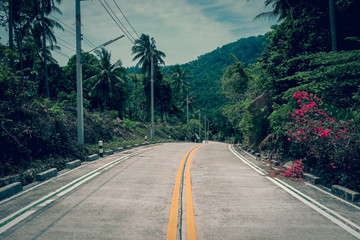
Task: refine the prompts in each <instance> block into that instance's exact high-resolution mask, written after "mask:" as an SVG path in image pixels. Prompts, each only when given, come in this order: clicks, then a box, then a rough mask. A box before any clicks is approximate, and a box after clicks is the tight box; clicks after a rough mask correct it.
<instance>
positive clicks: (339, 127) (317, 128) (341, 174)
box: [285, 91, 360, 190]
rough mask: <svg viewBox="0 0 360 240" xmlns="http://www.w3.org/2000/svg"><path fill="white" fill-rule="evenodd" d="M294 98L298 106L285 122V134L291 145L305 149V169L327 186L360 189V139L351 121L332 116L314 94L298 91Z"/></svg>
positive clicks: (293, 100)
mask: <svg viewBox="0 0 360 240" xmlns="http://www.w3.org/2000/svg"><path fill="white" fill-rule="evenodd" d="M291 101H292V102H293V103H294V102H295V103H296V104H297V108H296V109H295V111H293V112H292V114H291V120H290V121H289V122H288V123H287V124H286V129H287V131H286V132H285V135H286V136H287V139H288V141H289V142H292V143H293V144H292V145H291V146H292V147H295V148H296V147H297V148H300V149H302V150H303V153H304V155H305V156H304V160H303V162H304V165H305V167H306V169H307V170H309V171H314V172H316V173H317V174H318V175H320V177H321V178H322V179H323V180H324V183H325V184H327V185H331V184H340V185H343V186H345V187H349V188H352V189H354V190H360V180H359V178H358V176H360V175H359V174H360V156H359V154H360V146H359V143H360V141H359V133H358V132H357V131H356V129H355V128H354V127H353V126H352V125H353V124H352V121H350V120H349V121H341V120H335V119H333V118H332V117H331V116H329V115H328V114H327V113H326V112H325V111H324V110H323V109H321V108H320V106H321V105H322V101H321V99H319V98H318V97H317V96H315V95H314V94H312V93H308V92H305V91H298V92H295V93H294V94H293V98H292V100H291ZM293 103H292V104H293Z"/></svg>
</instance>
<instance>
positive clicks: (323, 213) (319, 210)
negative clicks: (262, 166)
mask: <svg viewBox="0 0 360 240" xmlns="http://www.w3.org/2000/svg"><path fill="white" fill-rule="evenodd" d="M266 178H267V179H269V180H270V181H271V182H273V183H275V184H276V185H277V186H279V187H281V188H282V189H283V190H285V191H286V192H287V193H289V194H290V195H292V196H294V197H295V198H297V199H298V200H300V201H301V202H303V203H304V204H305V205H307V206H309V207H311V208H312V209H314V210H315V211H317V212H318V213H320V214H321V215H323V216H324V217H326V218H328V219H329V220H330V221H332V222H333V223H335V224H337V225H338V226H340V227H341V228H342V229H344V230H346V231H347V232H348V233H350V234H351V235H353V236H354V237H356V238H358V239H360V233H359V232H357V231H355V230H354V229H352V228H350V227H349V226H347V225H345V224H344V223H342V222H341V221H339V220H338V219H336V218H335V217H333V216H331V215H330V214H328V213H327V212H325V211H324V210H322V209H320V208H319V207H317V206H315V205H314V204H312V203H310V202H308V201H307V200H306V199H304V198H303V197H301V196H299V195H298V194H296V193H294V192H293V191H291V190H289V189H288V188H287V187H285V186H284V185H282V184H280V183H279V182H277V181H276V180H274V179H272V178H271V177H266ZM277 180H279V179H277ZM279 181H280V180H279ZM281 182H282V181H281ZM325 208H326V207H325Z"/></svg>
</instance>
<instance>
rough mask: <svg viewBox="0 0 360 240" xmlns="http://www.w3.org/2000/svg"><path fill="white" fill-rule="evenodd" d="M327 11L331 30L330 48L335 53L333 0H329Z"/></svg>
mask: <svg viewBox="0 0 360 240" xmlns="http://www.w3.org/2000/svg"><path fill="white" fill-rule="evenodd" d="M329 11H330V29H331V48H332V51H333V52H336V51H337V43H336V26H335V10H334V0H329Z"/></svg>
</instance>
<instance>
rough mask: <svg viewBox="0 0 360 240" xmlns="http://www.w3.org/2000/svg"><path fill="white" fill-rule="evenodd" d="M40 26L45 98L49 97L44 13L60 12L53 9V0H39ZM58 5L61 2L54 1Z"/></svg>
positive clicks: (59, 0) (58, 0)
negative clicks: (40, 2)
mask: <svg viewBox="0 0 360 240" xmlns="http://www.w3.org/2000/svg"><path fill="white" fill-rule="evenodd" d="M41 1H42V6H41V9H42V11H41V24H42V40H43V58H44V74H45V83H46V97H47V98H49V97H50V88H49V80H48V72H47V56H46V28H45V13H46V14H47V15H48V14H49V13H50V12H52V11H54V10H55V11H56V10H58V11H60V10H59V9H58V8H57V7H55V2H54V0H41ZM56 2H57V3H58V4H60V3H61V0H56Z"/></svg>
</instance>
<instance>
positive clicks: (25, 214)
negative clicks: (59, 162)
mask: <svg viewBox="0 0 360 240" xmlns="http://www.w3.org/2000/svg"><path fill="white" fill-rule="evenodd" d="M149 149H152V148H146V149H141V150H139V151H137V152H135V153H133V154H129V155H126V156H123V157H121V158H119V159H116V160H114V161H112V162H110V163H108V164H105V165H104V166H101V167H99V168H97V169H95V170H93V171H91V172H90V173H88V174H86V175H84V176H82V177H79V178H77V179H76V180H74V181H72V182H70V183H68V184H66V185H65V186H63V187H61V188H59V189H57V190H56V191H54V192H52V193H50V194H48V195H46V196H44V197H42V198H40V199H39V200H37V201H35V202H32V203H30V204H29V205H27V206H26V207H23V208H22V209H20V210H18V211H16V212H14V213H12V214H10V215H9V216H7V217H5V218H3V219H1V220H0V224H2V223H4V222H6V221H7V220H9V219H11V218H13V217H14V216H16V215H18V214H20V213H21V212H24V211H26V212H24V213H23V214H21V215H20V216H19V217H17V218H15V219H14V220H12V221H10V222H9V223H7V224H5V225H4V226H2V227H1V228H0V234H1V233H3V232H5V231H6V230H7V229H9V228H10V227H12V226H14V225H15V224H17V223H18V222H20V221H22V220H23V219H25V218H26V217H28V216H29V215H31V214H32V213H34V212H36V211H37V210H28V209H30V208H32V207H34V206H35V205H37V204H38V203H39V202H41V201H43V200H44V199H46V198H49V197H50V196H52V195H56V196H62V195H64V194H62V190H63V189H65V188H67V187H69V186H71V185H72V184H74V183H75V182H77V181H79V180H80V179H82V178H84V179H83V180H82V181H80V182H79V183H81V184H83V183H85V182H86V181H88V180H90V179H92V178H93V177H95V176H96V175H98V174H99V173H100V172H98V173H96V172H97V171H104V170H107V169H108V168H109V167H110V166H111V165H113V164H114V163H116V162H120V161H121V160H125V159H127V158H129V157H131V156H133V155H136V154H138V153H140V152H143V151H145V150H149ZM94 173H95V174H94ZM91 174H93V176H91V177H89V175H91ZM79 183H77V184H75V185H74V186H72V187H70V188H69V189H71V190H73V189H75V186H76V187H77V186H80V185H81V184H79ZM65 192H66V193H67V192H70V190H69V191H68V189H67V190H65ZM61 194H62V195H61Z"/></svg>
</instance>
